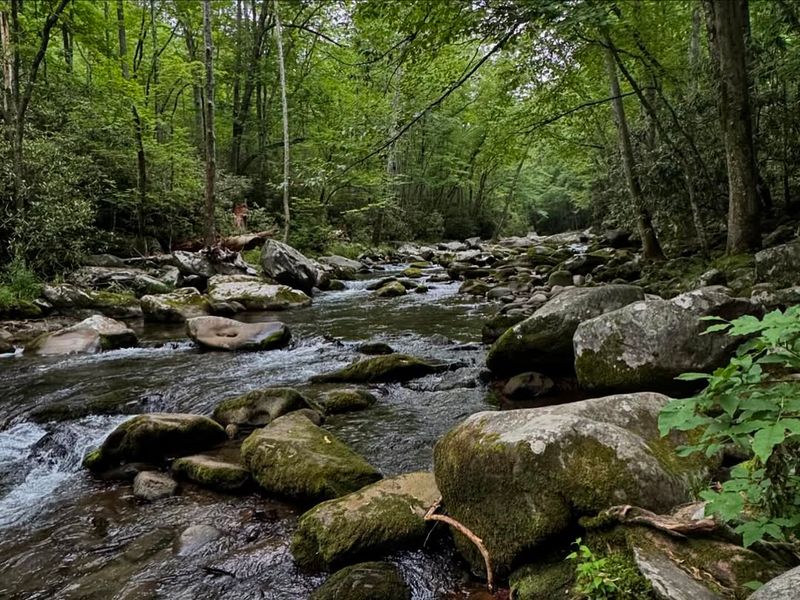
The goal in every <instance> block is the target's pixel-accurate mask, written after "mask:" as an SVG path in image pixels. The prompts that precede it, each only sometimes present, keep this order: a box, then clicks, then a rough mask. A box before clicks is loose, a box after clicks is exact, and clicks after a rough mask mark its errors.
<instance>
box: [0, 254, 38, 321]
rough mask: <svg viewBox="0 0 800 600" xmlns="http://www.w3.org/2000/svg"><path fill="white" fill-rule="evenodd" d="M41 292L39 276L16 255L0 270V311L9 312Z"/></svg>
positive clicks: (33, 298)
mask: <svg viewBox="0 0 800 600" xmlns="http://www.w3.org/2000/svg"><path fill="white" fill-rule="evenodd" d="M41 293H42V285H41V283H40V281H39V278H38V277H37V276H36V275H35V274H34V273H33V272H32V271H31V270H30V269H28V267H27V266H26V264H25V262H24V261H23V260H22V259H21V258H19V257H17V258H14V259H13V260H12V261H11V263H10V264H9V265H8V266H7V267H6V268H5V269H4V270H3V271H1V272H0V313H2V312H11V311H14V310H16V309H18V308H20V307H21V306H22V305H23V304H24V303H27V302H31V301H33V300H35V299H36V298H38V297H39V296H40V295H41Z"/></svg>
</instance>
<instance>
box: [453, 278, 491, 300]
mask: <svg viewBox="0 0 800 600" xmlns="http://www.w3.org/2000/svg"><path fill="white" fill-rule="evenodd" d="M490 289H491V287H490V286H489V284H488V283H485V282H483V281H480V280H479V279H470V280H468V281H465V282H464V283H462V284H461V287H460V288H458V293H459V294H470V295H471V296H485V295H486V293H487V292H488V291H489V290H490Z"/></svg>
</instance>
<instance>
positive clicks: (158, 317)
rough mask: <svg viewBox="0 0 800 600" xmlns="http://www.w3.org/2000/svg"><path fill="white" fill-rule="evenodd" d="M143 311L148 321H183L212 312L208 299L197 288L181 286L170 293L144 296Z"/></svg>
mask: <svg viewBox="0 0 800 600" xmlns="http://www.w3.org/2000/svg"><path fill="white" fill-rule="evenodd" d="M141 304H142V312H143V313H144V318H145V320H147V321H156V322H167V323H183V322H184V321H186V320H187V319H192V318H194V317H201V316H204V315H207V314H208V313H209V312H210V308H209V304H208V300H207V299H206V298H205V297H204V296H202V295H201V294H200V292H198V291H197V290H196V289H195V288H180V289H177V290H175V291H174V292H170V293H169V294H155V295H147V296H142V299H141Z"/></svg>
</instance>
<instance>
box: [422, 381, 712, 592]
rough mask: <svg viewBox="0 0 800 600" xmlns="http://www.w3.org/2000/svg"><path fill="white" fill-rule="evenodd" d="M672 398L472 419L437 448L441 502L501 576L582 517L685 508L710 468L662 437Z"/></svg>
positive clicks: (638, 397)
mask: <svg viewBox="0 0 800 600" xmlns="http://www.w3.org/2000/svg"><path fill="white" fill-rule="evenodd" d="M668 401H669V398H667V397H666V396H662V395H660V394H653V393H640V394H628V395H617V396H608V397H605V398H596V399H592V400H583V401H580V402H573V403H571V404H564V405H560V406H551V407H544V408H532V409H522V410H509V411H501V412H482V413H477V414H474V415H472V416H470V417H468V418H467V419H466V420H465V421H463V422H462V423H461V424H459V425H457V426H456V427H455V428H453V429H452V430H450V431H449V432H448V433H447V434H446V435H445V436H444V437H442V438H441V439H440V440H439V442H438V443H437V444H436V447H435V448H434V473H435V475H436V483H437V484H438V486H439V489H440V490H441V493H442V499H443V505H444V506H445V507H446V509H447V512H448V514H449V515H450V516H452V517H453V518H455V519H456V520H457V521H459V522H461V523H462V524H464V525H465V526H467V527H468V528H469V529H470V530H471V531H472V532H473V533H475V535H477V536H478V537H479V538H481V539H482V540H483V542H484V544H485V546H486V549H487V550H488V551H489V554H490V555H491V557H492V562H493V564H494V567H495V569H496V571H497V574H498V575H499V576H503V575H505V574H507V573H508V571H509V569H510V568H511V567H512V565H513V564H514V563H515V562H516V561H517V560H518V559H519V558H521V557H523V556H524V555H525V554H526V553H529V552H537V550H539V551H540V549H541V548H540V547H541V546H542V545H543V544H546V543H547V542H548V541H549V540H551V539H552V538H553V537H554V536H558V535H560V534H564V533H565V532H567V531H568V530H569V529H570V528H571V527H573V526H574V525H575V522H576V520H577V519H578V518H579V517H580V516H582V515H595V514H597V513H598V512H599V511H601V510H603V509H605V508H608V507H609V506H613V505H618V504H632V505H636V506H641V507H644V508H647V509H649V510H654V511H666V510H668V509H670V508H672V507H673V506H675V505H677V504H680V503H682V502H686V501H687V500H688V499H689V497H690V491H691V482H692V481H696V478H698V477H703V476H706V474H707V465H706V464H705V463H704V462H703V460H702V459H700V458H697V457H691V458H679V457H677V455H676V454H675V452H674V448H675V447H676V446H677V445H679V444H681V443H684V442H685V441H686V440H685V438H683V437H681V436H678V435H675V436H674V437H669V438H662V437H661V436H660V435H659V432H658V426H657V420H658V414H659V412H660V411H661V409H662V408H663V407H664V406H665V405H666V403H667V402H668ZM456 545H457V547H458V549H459V550H460V551H461V553H462V554H463V555H464V556H465V557H466V558H467V559H468V560H469V561H470V563H471V564H472V566H473V568H474V569H476V570H480V569H482V567H483V560H482V558H481V557H480V555H479V554H478V553H477V551H476V550H475V548H474V547H473V546H472V545H471V544H470V543H469V542H467V541H466V539H465V538H463V537H462V536H460V535H457V536H456Z"/></svg>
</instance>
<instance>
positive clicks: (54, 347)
mask: <svg viewBox="0 0 800 600" xmlns="http://www.w3.org/2000/svg"><path fill="white" fill-rule="evenodd" d="M137 344H138V339H137V338H136V334H135V333H134V332H133V330H132V329H130V328H129V327H128V326H127V325H125V323H122V322H120V321H115V320H114V319H110V318H108V317H103V316H101V315H94V316H91V317H89V318H88V319H84V320H83V321H81V322H80V323H76V324H75V325H72V326H70V327H66V328H64V329H61V330H59V331H56V332H54V333H45V334H42V335H41V336H39V337H37V338H36V339H35V340H33V341H32V342H31V343H30V344H28V345H27V346H26V347H25V352H26V353H28V354H38V355H40V356H57V355H62V354H94V353H96V352H100V351H101V350H115V349H117V348H129V347H132V346H136V345H137Z"/></svg>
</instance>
